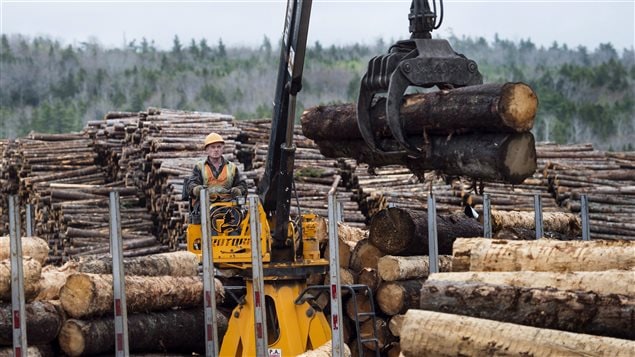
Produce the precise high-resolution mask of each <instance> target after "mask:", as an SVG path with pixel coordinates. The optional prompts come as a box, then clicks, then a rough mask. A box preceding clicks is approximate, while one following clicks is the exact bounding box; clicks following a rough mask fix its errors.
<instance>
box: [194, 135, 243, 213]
mask: <svg viewBox="0 0 635 357" xmlns="http://www.w3.org/2000/svg"><path fill="white" fill-rule="evenodd" d="M203 147H204V148H205V152H206V153H207V159H205V160H201V161H199V162H198V163H197V164H196V166H194V170H193V171H192V175H191V176H190V177H189V179H188V180H187V192H188V193H189V195H190V197H191V198H193V199H197V198H198V197H199V196H200V192H201V189H203V187H207V189H208V191H209V194H210V198H212V200H214V201H216V200H221V201H229V200H231V199H232V198H238V197H241V196H245V195H246V194H247V182H246V181H245V178H244V177H243V176H242V175H241V173H240V171H239V170H238V167H237V166H236V164H234V163H233V162H231V161H229V160H227V159H225V158H224V157H223V148H224V147H225V141H224V140H223V137H222V136H220V135H219V134H217V133H210V134H209V135H207V136H206V137H205V141H204V143H203Z"/></svg>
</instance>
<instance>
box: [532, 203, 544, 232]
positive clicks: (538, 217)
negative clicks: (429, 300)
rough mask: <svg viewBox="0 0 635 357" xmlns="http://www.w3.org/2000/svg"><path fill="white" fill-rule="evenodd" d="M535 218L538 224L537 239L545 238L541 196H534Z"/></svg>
mask: <svg viewBox="0 0 635 357" xmlns="http://www.w3.org/2000/svg"><path fill="white" fill-rule="evenodd" d="M534 216H535V217H536V218H535V223H536V239H540V238H542V236H543V233H542V200H541V198H540V194H535V195H534Z"/></svg>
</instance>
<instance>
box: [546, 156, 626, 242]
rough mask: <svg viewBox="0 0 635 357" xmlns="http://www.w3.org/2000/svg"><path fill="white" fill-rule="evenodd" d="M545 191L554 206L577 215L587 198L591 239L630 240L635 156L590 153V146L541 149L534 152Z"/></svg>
mask: <svg viewBox="0 0 635 357" xmlns="http://www.w3.org/2000/svg"><path fill="white" fill-rule="evenodd" d="M538 153H539V157H540V161H539V163H540V165H541V166H542V167H544V169H543V173H544V178H545V179H546V180H547V183H548V190H549V192H550V193H551V194H552V195H553V197H554V198H555V200H556V202H557V203H558V204H559V205H561V206H562V207H564V208H566V209H568V210H569V211H571V212H580V208H581V196H582V195H583V194H584V195H587V197H588V202H589V215H590V227H591V235H592V237H593V238H597V239H616V238H617V239H632V238H633V236H635V225H634V224H633V222H632V217H633V214H635V174H634V173H635V154H634V153H632V152H623V153H611V152H602V151H598V150H594V149H593V147H592V146H591V145H544V146H541V147H540V148H539V149H538Z"/></svg>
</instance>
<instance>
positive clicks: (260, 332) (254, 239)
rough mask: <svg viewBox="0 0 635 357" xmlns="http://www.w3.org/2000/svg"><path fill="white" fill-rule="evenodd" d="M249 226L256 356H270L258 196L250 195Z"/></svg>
mask: <svg viewBox="0 0 635 357" xmlns="http://www.w3.org/2000/svg"><path fill="white" fill-rule="evenodd" d="M248 200H249V226H250V227H251V228H250V229H251V265H252V268H251V273H252V285H253V290H254V294H253V300H254V314H255V320H254V321H255V324H254V328H255V332H256V355H257V356H268V355H269V345H268V344H267V324H266V321H267V320H266V318H267V316H266V315H265V284H264V274H263V271H262V244H261V242H260V232H261V231H262V227H261V226H260V216H259V214H258V196H257V195H253V194H252V195H249V197H248Z"/></svg>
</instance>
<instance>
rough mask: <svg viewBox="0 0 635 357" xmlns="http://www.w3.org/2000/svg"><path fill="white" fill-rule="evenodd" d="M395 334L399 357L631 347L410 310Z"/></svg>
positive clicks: (592, 352)
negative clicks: (402, 356)
mask: <svg viewBox="0 0 635 357" xmlns="http://www.w3.org/2000/svg"><path fill="white" fill-rule="evenodd" d="M401 331H402V333H401V341H400V346H401V352H402V353H403V355H404V356H405V357H419V356H457V355H461V356H521V355H522V356H581V355H583V356H605V357H618V356H619V357H627V356H632V353H633V351H635V342H634V341H628V340H622V339H617V338H612V337H603V336H592V335H586V334H579V333H572V332H564V331H557V330H550V329H542V328H536V327H530V326H522V325H516V324H512V323H506V322H498V321H492V320H485V319H479V318H475V317H467V316H460V315H452V314H444V313H439V312H434V311H423V310H415V309H411V310H409V311H408V312H407V313H406V318H405V321H404V325H403V328H402V330H401Z"/></svg>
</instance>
